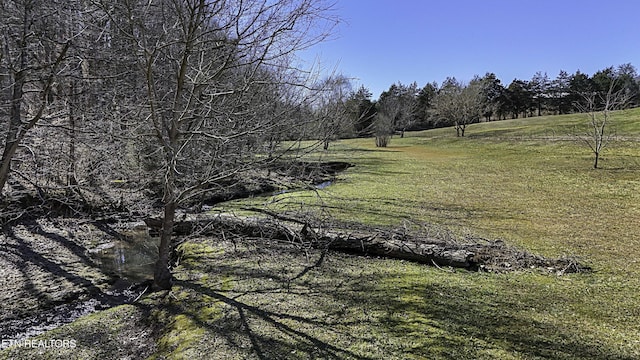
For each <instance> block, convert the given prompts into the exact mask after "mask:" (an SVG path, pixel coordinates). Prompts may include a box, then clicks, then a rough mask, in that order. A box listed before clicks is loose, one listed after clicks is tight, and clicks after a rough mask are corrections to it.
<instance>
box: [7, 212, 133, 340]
mask: <svg viewBox="0 0 640 360" xmlns="http://www.w3.org/2000/svg"><path fill="white" fill-rule="evenodd" d="M114 240H120V241H122V240H123V237H122V235H120V234H119V233H118V232H117V231H115V230H114V229H113V228H111V227H110V226H109V225H107V224H105V223H102V222H96V221H92V220H88V219H64V218H57V219H38V220H29V221H26V222H23V223H21V224H18V225H15V226H12V227H9V228H7V229H6V230H5V231H4V233H2V234H0V288H1V289H2V291H1V292H0V303H1V304H2V307H1V308H0V339H4V340H18V339H21V338H25V337H30V336H33V335H36V334H39V333H42V332H44V331H46V330H49V329H52V328H55V327H57V326H59V325H61V324H65V323H69V322H71V321H73V320H75V319H77V318H78V317H80V316H83V315H86V314H88V313H91V312H94V311H96V310H101V309H105V308H108V307H112V306H114V305H118V304H123V303H127V302H129V301H131V300H133V299H135V298H136V297H137V296H138V295H139V294H140V292H142V290H143V288H142V289H141V288H140V286H134V285H133V284H131V283H129V282H127V281H125V280H122V279H120V280H119V279H117V277H115V276H114V275H113V274H109V273H107V272H105V271H104V270H102V269H101V267H100V266H99V264H98V263H97V262H96V260H95V259H94V258H92V257H91V256H90V255H89V251H88V249H93V248H96V247H99V246H101V245H104V244H107V243H109V242H113V241H114Z"/></svg>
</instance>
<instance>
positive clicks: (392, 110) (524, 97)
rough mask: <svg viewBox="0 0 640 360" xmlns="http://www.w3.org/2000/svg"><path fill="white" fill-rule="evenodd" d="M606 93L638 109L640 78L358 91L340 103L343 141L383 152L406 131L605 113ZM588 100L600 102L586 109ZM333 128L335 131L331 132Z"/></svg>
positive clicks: (578, 77)
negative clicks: (368, 142) (357, 140)
mask: <svg viewBox="0 0 640 360" xmlns="http://www.w3.org/2000/svg"><path fill="white" fill-rule="evenodd" d="M608 93H617V94H621V95H622V94H623V95H624V98H625V99H626V101H625V103H624V106H625V107H635V106H638V105H640V77H639V76H638V73H637V71H636V68H635V67H634V66H633V65H631V64H623V65H619V66H617V67H613V66H611V67H607V68H605V69H602V70H599V71H597V72H596V73H594V74H593V75H591V76H589V75H588V74H585V73H583V72H581V71H576V72H575V73H573V74H569V73H567V72H566V71H560V73H559V74H558V75H557V76H556V78H554V79H552V78H550V77H549V76H548V75H547V74H546V73H542V72H536V73H535V74H534V75H533V77H532V78H531V79H530V80H521V79H514V80H513V81H512V82H511V83H510V84H509V85H506V86H505V85H504V84H503V83H502V82H501V80H500V79H498V77H497V76H496V75H495V74H494V73H487V74H485V75H484V76H482V77H481V76H475V77H474V78H473V79H472V80H471V81H469V82H468V83H465V82H462V81H460V80H458V79H456V78H455V77H448V78H446V79H445V80H444V81H443V82H442V83H441V84H438V83H437V82H430V83H427V84H426V85H425V86H423V87H422V88H420V87H418V85H417V83H416V82H413V83H411V84H408V85H407V84H402V83H400V82H398V83H395V84H392V85H391V86H390V87H389V89H388V90H386V91H384V92H383V93H382V94H381V95H380V97H379V98H378V99H375V100H374V99H372V94H371V92H370V91H369V90H368V89H367V88H366V87H365V86H361V87H360V88H358V89H357V90H355V91H351V92H350V93H349V94H348V95H347V96H346V97H345V99H344V101H343V103H344V114H343V116H345V122H346V126H344V127H343V130H342V131H343V132H342V134H341V136H345V137H350V136H375V138H376V144H377V145H378V146H386V144H387V143H388V141H389V139H390V137H391V136H392V135H393V134H399V135H400V136H401V137H402V136H403V135H404V132H405V131H406V130H424V129H430V128H436V127H449V126H451V127H454V128H455V130H456V134H457V136H464V134H465V129H466V126H467V125H469V124H472V123H477V122H481V121H495V120H505V119H507V118H510V119H517V118H520V117H531V116H541V115H559V114H569V113H573V112H585V111H586V110H585V109H586V108H588V106H591V107H590V109H592V110H593V109H599V108H604V106H605V105H606V101H605V100H604V99H606V97H607V94H608ZM589 99H599V100H597V101H594V102H592V103H590V100H589ZM334 128H335V126H334Z"/></svg>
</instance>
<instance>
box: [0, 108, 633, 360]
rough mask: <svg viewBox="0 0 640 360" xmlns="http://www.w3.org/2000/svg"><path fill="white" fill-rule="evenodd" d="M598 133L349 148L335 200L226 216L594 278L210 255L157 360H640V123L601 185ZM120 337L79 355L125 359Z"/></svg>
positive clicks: (171, 310)
mask: <svg viewBox="0 0 640 360" xmlns="http://www.w3.org/2000/svg"><path fill="white" fill-rule="evenodd" d="M584 120H585V118H584V115H568V116H557V117H541V118H528V119H519V120H510V121H501V122H491V123H483V124H475V125H471V126H470V127H469V128H468V130H467V137H466V138H456V137H455V131H454V130H452V129H438V130H431V131H423V132H418V133H410V134H407V137H406V138H405V139H399V138H394V139H393V140H392V141H391V145H390V146H389V147H388V148H385V149H378V148H376V147H375V146H374V142H373V140H372V139H357V140H344V141H339V142H337V143H335V144H332V146H331V148H330V150H329V151H328V152H326V153H322V155H321V157H322V158H323V159H331V160H334V159H340V160H346V161H350V162H352V163H354V164H355V165H356V166H355V167H353V168H350V169H349V170H347V171H346V172H345V173H343V174H341V175H340V176H339V179H338V181H337V182H335V184H333V185H332V186H330V187H327V188H325V189H323V190H318V191H317V193H316V192H310V191H309V192H294V193H290V194H283V195H278V196H274V197H261V198H254V199H252V200H244V201H241V202H231V203H227V204H225V205H224V207H223V208H224V210H225V211H231V210H234V209H239V207H240V206H244V205H246V204H247V203H250V204H251V205H254V206H265V207H267V208H269V209H272V210H286V209H292V208H294V209H313V210H314V211H316V212H318V213H323V214H330V215H332V216H333V217H335V218H338V219H340V220H349V221H358V222H363V223H367V224H379V225H391V226H400V225H402V224H409V225H410V224H415V223H428V224H433V226H434V229H435V228H438V229H441V228H446V229H447V230H449V231H451V232H453V233H455V234H458V235H460V236H463V235H465V234H469V235H473V236H481V237H484V238H488V239H496V238H499V239H502V240H504V241H505V242H507V243H509V244H513V245H516V246H519V247H521V248H525V249H527V250H529V251H532V252H534V253H538V254H543V255H547V256H562V255H567V256H577V257H578V258H579V259H580V260H581V261H582V262H585V263H587V264H589V265H591V266H592V267H593V269H594V272H593V273H587V274H569V275H563V276H558V275H555V274H546V273H543V272H540V271H537V270H536V271H530V272H528V271H527V272H514V273H505V274H487V273H472V272H467V271H463V270H457V271H456V270H450V269H439V268H435V267H429V266H423V265H417V264H413V263H409V262H403V261H395V260H385V259H375V258H362V257H356V256H348V255H343V254H332V253H330V254H328V255H327V257H326V259H322V261H320V260H321V257H320V254H319V253H318V252H315V251H310V252H307V253H305V252H302V251H300V250H295V249H289V250H286V249H284V248H281V247H282V246H284V245H282V244H280V245H265V244H262V243H259V242H246V243H243V242H240V243H238V244H233V243H231V242H230V241H226V242H218V241H216V240H214V239H197V240H194V241H192V242H188V243H186V244H185V245H184V246H183V250H184V258H183V259H182V261H181V266H180V267H179V268H178V274H177V275H178V278H179V279H180V281H179V282H178V283H177V285H176V286H175V287H174V290H173V292H172V295H171V296H169V297H167V298H165V299H164V300H159V299H158V298H157V297H152V298H150V299H147V300H145V302H144V306H141V307H140V309H147V308H146V307H150V308H151V310H148V309H147V310H145V311H146V312H149V313H150V314H151V316H152V319H153V321H152V323H159V324H162V325H163V326H164V330H163V331H160V332H158V334H159V335H158V342H157V344H158V345H157V349H156V350H157V352H156V355H157V358H192V359H207V358H220V359H224V358H237V359H243V358H269V359H271V358H282V359H308V358H336V359H600V360H605V359H606V360H608V359H638V358H640V324H639V323H638V319H640V296H639V294H638V293H639V290H638V289H640V263H639V262H638V261H640V221H639V220H640V205H639V204H640V142H639V140H640V109H636V110H630V111H625V112H621V113H617V114H616V116H615V118H614V121H615V125H616V128H617V131H618V135H619V136H620V137H621V139H623V140H620V141H617V142H614V143H611V144H610V146H609V147H608V148H607V149H606V150H605V151H604V153H603V157H602V162H601V165H602V169H598V170H594V169H592V167H591V166H592V164H591V161H592V159H591V154H590V153H589V150H588V148H586V147H585V146H584V145H582V144H580V143H579V142H578V141H576V140H575V139H573V137H572V136H571V134H572V132H573V131H574V130H573V129H574V128H575V127H576V126H578V125H579V124H580V123H581V122H582V121H584ZM313 264H319V266H316V267H311V268H308V269H307V268H306V266H309V265H313ZM305 269H306V270H305ZM159 304H163V307H158V305H159ZM132 311H133V312H135V314H133V315H132V314H131V312H132ZM141 311H142V310H135V309H133V308H132V307H130V306H129V307H123V308H122V309H121V310H118V309H112V310H110V311H109V312H108V313H106V314H96V315H93V316H92V317H90V318H89V319H85V321H84V322H77V323H75V324H72V325H71V326H66V327H63V328H60V329H58V330H56V331H55V332H54V333H51V334H49V335H48V336H50V337H58V338H65V337H71V338H73V337H74V336H80V334H83V336H84V337H86V338H91V335H90V334H92V331H95V332H96V333H100V332H99V331H98V330H99V329H98V328H99V327H97V326H95V324H96V323H100V322H101V323H106V324H107V325H106V326H104V325H103V326H102V327H100V328H106V329H110V328H114V329H115V328H119V327H122V322H123V321H126V320H119V319H120V318H125V317H126V316H130V318H134V317H136V316H137V317H139V316H143V315H141V314H142V312H141ZM114 312H115V313H118V314H120V315H117V314H114ZM125 315H126V316H125ZM147 315H148V314H147ZM147 315H144V316H147ZM100 331H103V330H100ZM111 338H112V337H111V335H109V337H108V338H106V337H105V340H102V342H97V343H96V344H94V345H84V344H81V346H80V349H76V350H74V351H75V353H76V354H88V353H91V352H90V351H89V350H91V349H90V347H91V346H94V347H101V348H105V349H107V348H110V347H114V340H108V339H111ZM113 338H115V339H117V337H113ZM116 345H117V344H116ZM116 348H117V346H116ZM87 349H89V350H87ZM5 354H6V355H7V356H8V357H7V358H11V357H12V355H15V354H17V352H16V353H0V358H2V357H3V355H5ZM70 354H71V355H69V356H71V357H73V353H70ZM101 354H102V355H104V356H110V355H112V354H110V353H108V352H107V353H105V352H102V353H101ZM212 356H213V357H212ZM16 357H18V358H19V357H22V358H29V356H28V354H26V353H23V354H22V355H21V356H16Z"/></svg>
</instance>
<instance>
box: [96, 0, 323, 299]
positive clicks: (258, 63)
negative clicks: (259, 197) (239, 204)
mask: <svg viewBox="0 0 640 360" xmlns="http://www.w3.org/2000/svg"><path fill="white" fill-rule="evenodd" d="M103 8H104V9H105V10H106V11H107V12H108V13H109V14H110V16H111V18H112V23H113V24H118V26H119V27H120V32H121V33H122V34H124V35H125V36H126V37H128V38H129V40H130V44H131V45H132V46H134V49H133V50H132V51H135V54H136V56H137V62H138V70H139V75H140V78H141V79H142V81H140V82H139V83H136V84H130V86H133V87H134V89H133V91H139V90H142V91H143V94H144V95H143V96H141V97H140V99H141V101H142V103H141V104H140V105H143V107H142V111H141V113H140V114H139V115H138V116H137V118H138V119H140V121H138V123H137V125H136V126H135V131H136V132H137V133H138V134H139V137H140V138H141V139H148V141H147V140H145V141H147V147H146V154H145V155H144V156H145V157H146V158H147V159H148V163H149V164H151V165H153V166H151V168H150V169H149V170H150V171H151V172H152V175H151V177H154V178H156V179H158V181H159V182H160V184H161V187H162V191H161V192H162V200H161V204H162V208H163V214H162V229H161V232H160V246H159V260H158V262H157V264H156V267H155V274H154V288H155V289H168V288H170V286H171V272H170V269H169V259H170V257H171V252H172V233H173V228H174V223H175V216H176V210H177V208H178V207H179V205H180V204H181V203H183V202H185V201H187V200H189V199H190V198H193V197H196V196H198V195H199V194H201V193H202V192H203V191H206V190H207V189H209V188H210V187H212V186H216V185H217V184H219V183H220V182H221V181H222V180H224V179H226V178H229V177H231V176H234V175H237V174H239V173H242V172H246V171H250V170H252V169H255V168H256V167H258V166H260V165H261V164H263V163H264V162H265V161H268V160H269V159H273V158H274V157H273V156H262V155H261V154H265V146H269V144H273V143H274V142H278V140H279V139H288V140H293V139H295V138H296V137H297V136H298V135H299V134H301V133H302V132H303V131H302V130H300V129H302V128H303V125H304V124H302V122H301V121H300V119H295V118H294V117H293V115H294V114H295V111H293V109H295V106H294V103H296V102H297V103H298V104H299V103H300V101H301V98H300V97H301V96H302V97H304V96H306V95H304V92H303V91H299V90H300V89H299V88H297V86H298V85H302V84H304V82H305V78H304V77H305V74H304V73H302V72H300V71H298V70H296V68H295V67H294V66H292V63H291V61H292V56H293V55H294V54H295V52H296V51H298V50H302V49H304V48H307V47H309V46H311V45H314V44H316V43H318V42H319V41H322V40H324V39H325V38H326V37H327V36H328V35H329V30H330V29H331V27H332V26H333V25H334V24H335V19H333V18H332V17H331V14H330V13H329V12H328V11H329V10H330V8H329V7H328V6H325V5H323V4H321V3H319V2H317V1H312V0H277V1H264V0H250V1H241V2H238V1H230V0H229V1H227V0H216V1H204V0H184V1H169V0H158V1H148V2H146V1H145V2H144V3H134V4H131V3H128V2H119V3H116V4H115V5H114V4H112V3H111V2H106V1H105V2H104V4H103ZM121 19H128V20H127V21H125V23H124V24H122V23H121V21H120V20H121ZM136 86H139V88H135V87H136ZM272 150H273V147H272ZM284 152H286V147H285V148H282V147H281V148H280V153H279V154H278V155H277V156H284V155H283V153H284ZM154 174H155V175H154Z"/></svg>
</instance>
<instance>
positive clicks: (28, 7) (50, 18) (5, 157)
mask: <svg viewBox="0 0 640 360" xmlns="http://www.w3.org/2000/svg"><path fill="white" fill-rule="evenodd" d="M79 6H80V5H79V3H78V2H76V1H39V0H7V1H3V2H1V3H0V18H1V19H2V21H1V22H0V37H1V39H0V41H1V49H0V74H1V77H2V79H1V82H2V89H3V90H2V103H3V104H2V105H3V106H2V113H3V115H4V116H6V117H7V119H8V121H6V122H5V125H4V126H3V128H2V131H3V134H2V136H3V144H2V147H3V150H2V159H0V194H4V187H5V185H6V184H7V181H8V180H9V176H10V174H11V172H12V168H13V163H14V161H15V157H16V155H17V154H18V152H19V149H20V147H21V146H23V145H24V142H25V139H27V137H28V135H29V134H30V133H31V130H32V129H33V128H34V127H36V126H37V125H39V124H40V123H41V122H43V121H44V122H47V123H49V124H50V125H51V124H53V123H54V122H55V121H56V120H57V119H59V118H61V112H64V104H65V102H64V100H63V99H62V98H63V96H61V95H62V94H61V93H62V91H60V87H61V83H62V81H61V79H62V78H63V77H65V76H68V75H69V70H70V68H72V67H73V65H72V63H71V62H69V61H68V60H69V58H70V54H71V50H70V49H71V47H72V44H73V41H74V37H76V36H77V35H78V32H77V30H78V29H72V28H70V27H69V26H68V22H67V20H68V17H67V16H68V15H69V13H70V12H72V11H74V9H77V8H78V7H79ZM80 31H81V30H80Z"/></svg>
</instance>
